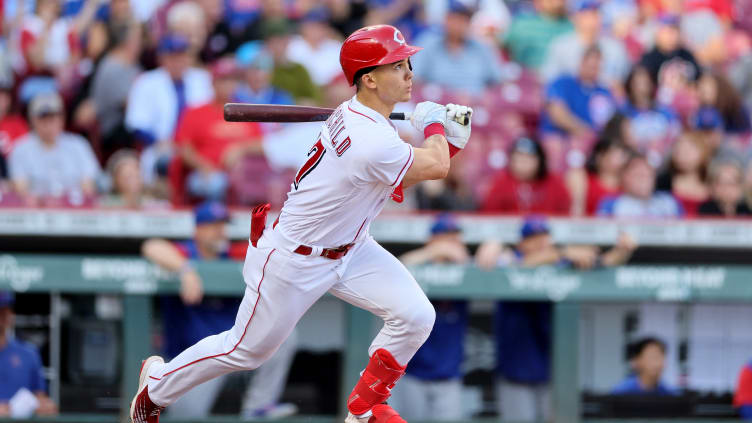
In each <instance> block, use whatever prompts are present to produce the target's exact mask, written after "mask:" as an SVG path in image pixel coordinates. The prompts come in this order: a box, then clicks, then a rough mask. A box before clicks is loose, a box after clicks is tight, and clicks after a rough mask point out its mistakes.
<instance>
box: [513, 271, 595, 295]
mask: <svg viewBox="0 0 752 423" xmlns="http://www.w3.org/2000/svg"><path fill="white" fill-rule="evenodd" d="M507 277H508V278H509V284H510V286H511V287H512V290H514V291H528V292H544V293H546V296H548V298H549V299H550V300H551V301H561V300H564V299H566V298H567V296H569V294H570V293H571V292H572V291H574V290H576V289H578V288H579V287H580V285H582V280H581V278H580V276H579V275H578V274H576V273H559V272H557V270H556V269H555V268H552V267H541V268H538V269H535V270H534V271H518V270H513V269H510V270H509V272H508V273H507Z"/></svg>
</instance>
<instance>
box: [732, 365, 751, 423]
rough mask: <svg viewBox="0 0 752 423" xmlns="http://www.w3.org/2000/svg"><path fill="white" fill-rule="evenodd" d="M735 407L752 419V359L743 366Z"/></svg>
mask: <svg viewBox="0 0 752 423" xmlns="http://www.w3.org/2000/svg"><path fill="white" fill-rule="evenodd" d="M734 407H735V408H736V409H738V410H739V415H740V416H741V417H742V418H743V419H745V420H752V361H750V362H749V363H747V364H746V365H744V367H742V371H741V372H739V382H738V383H737V386H736V392H735V393H734Z"/></svg>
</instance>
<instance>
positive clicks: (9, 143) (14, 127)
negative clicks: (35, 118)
mask: <svg viewBox="0 0 752 423" xmlns="http://www.w3.org/2000/svg"><path fill="white" fill-rule="evenodd" d="M12 90H13V83H12V81H10V80H7V79H3V80H0V179H4V178H7V177H8V169H7V165H6V161H7V159H8V156H10V152H11V151H12V150H13V144H15V142H16V140H17V139H18V138H20V137H21V136H22V135H25V134H26V133H27V132H29V127H28V125H26V121H25V120H24V118H22V117H21V116H19V115H17V114H15V113H13V92H12Z"/></svg>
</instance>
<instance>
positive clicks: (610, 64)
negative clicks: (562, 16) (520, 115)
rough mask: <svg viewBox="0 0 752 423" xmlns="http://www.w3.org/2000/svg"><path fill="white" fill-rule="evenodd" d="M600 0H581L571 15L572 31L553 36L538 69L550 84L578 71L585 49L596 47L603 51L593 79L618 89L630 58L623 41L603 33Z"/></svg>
mask: <svg viewBox="0 0 752 423" xmlns="http://www.w3.org/2000/svg"><path fill="white" fill-rule="evenodd" d="M599 9H600V2H599V1H596V0H581V1H580V2H579V4H578V5H577V8H576V11H575V13H574V16H573V18H572V21H573V22H574V31H573V32H570V33H566V34H562V35H560V36H558V37H556V38H555V39H554V40H553V41H552V42H551V44H550V46H549V48H548V51H547V52H546V60H545V62H544V63H543V65H542V66H541V68H540V75H541V78H542V79H543V81H544V82H545V83H549V82H551V81H553V80H555V79H556V78H559V77H560V76H562V75H569V76H573V75H576V74H577V73H578V72H579V68H580V65H581V63H582V62H583V61H584V56H585V55H586V52H587V51H588V50H589V49H591V47H594V46H595V47H597V48H598V49H599V50H600V51H601V54H602V60H601V61H600V63H598V71H597V73H596V79H597V81H598V82H600V83H601V84H603V85H605V86H607V87H609V88H612V89H614V88H619V86H620V85H621V81H623V80H624V77H625V76H627V72H629V57H628V56H627V50H626V49H625V48H624V44H623V43H622V42H621V41H620V40H617V39H615V38H613V37H611V36H610V35H607V34H604V33H603V32H602V24H601V14H600V10H599Z"/></svg>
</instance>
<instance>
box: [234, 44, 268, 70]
mask: <svg viewBox="0 0 752 423" xmlns="http://www.w3.org/2000/svg"><path fill="white" fill-rule="evenodd" d="M235 61H236V62H237V63H238V65H240V67H243V68H256V69H262V70H265V71H271V70H272V68H274V61H273V60H272V57H271V56H270V55H269V53H267V52H266V49H265V48H264V43H263V42H261V41H248V42H245V43H243V44H241V45H240V47H238V51H236V52H235Z"/></svg>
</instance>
